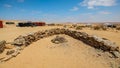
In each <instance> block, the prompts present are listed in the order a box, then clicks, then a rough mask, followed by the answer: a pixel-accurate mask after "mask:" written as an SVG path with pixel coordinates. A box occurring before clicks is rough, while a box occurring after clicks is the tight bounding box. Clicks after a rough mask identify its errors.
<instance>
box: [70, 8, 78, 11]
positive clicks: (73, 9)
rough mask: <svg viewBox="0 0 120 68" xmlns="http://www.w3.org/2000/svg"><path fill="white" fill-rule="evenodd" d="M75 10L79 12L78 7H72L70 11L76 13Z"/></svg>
mask: <svg viewBox="0 0 120 68" xmlns="http://www.w3.org/2000/svg"><path fill="white" fill-rule="evenodd" d="M77 10H79V8H78V7H73V8H72V9H70V11H77Z"/></svg>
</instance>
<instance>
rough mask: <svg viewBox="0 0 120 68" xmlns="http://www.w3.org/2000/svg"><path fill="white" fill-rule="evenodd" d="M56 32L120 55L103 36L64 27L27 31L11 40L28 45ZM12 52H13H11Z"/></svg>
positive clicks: (18, 44)
mask: <svg viewBox="0 0 120 68" xmlns="http://www.w3.org/2000/svg"><path fill="white" fill-rule="evenodd" d="M57 34H65V35H68V36H71V37H73V38H75V39H78V40H80V41H82V42H84V43H86V44H88V45H90V46H92V47H94V48H96V49H100V50H103V51H106V52H109V53H111V54H112V55H113V56H114V57H115V58H119V57H120V51H119V47H118V46H117V45H116V44H115V43H113V42H111V41H109V40H107V39H104V38H100V37H98V36H95V35H93V36H92V35H88V34H87V33H85V32H78V31H73V30H69V29H64V28H61V29H60V28H54V29H50V30H44V31H38V32H35V33H29V34H27V35H20V36H19V37H17V38H16V39H14V41H13V45H15V46H19V47H20V46H28V45H30V44H31V43H32V42H35V41H37V40H40V39H42V38H44V37H48V36H52V35H57ZM13 54H14V53H13Z"/></svg>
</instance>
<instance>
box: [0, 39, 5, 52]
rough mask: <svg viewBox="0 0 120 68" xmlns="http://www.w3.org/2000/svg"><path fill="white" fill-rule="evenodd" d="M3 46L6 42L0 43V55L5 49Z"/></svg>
mask: <svg viewBox="0 0 120 68" xmlns="http://www.w3.org/2000/svg"><path fill="white" fill-rule="evenodd" d="M5 44H6V41H5V40H3V41H0V53H2V52H3V51H4V49H5Z"/></svg>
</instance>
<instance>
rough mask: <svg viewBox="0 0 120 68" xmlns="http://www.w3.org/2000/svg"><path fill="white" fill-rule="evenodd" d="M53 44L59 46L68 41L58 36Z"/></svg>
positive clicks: (53, 40)
mask: <svg viewBox="0 0 120 68" xmlns="http://www.w3.org/2000/svg"><path fill="white" fill-rule="evenodd" d="M51 42H53V43H55V44H59V43H65V42H67V40H66V39H65V38H64V37H61V36H56V37H55V38H53V39H52V40H51Z"/></svg>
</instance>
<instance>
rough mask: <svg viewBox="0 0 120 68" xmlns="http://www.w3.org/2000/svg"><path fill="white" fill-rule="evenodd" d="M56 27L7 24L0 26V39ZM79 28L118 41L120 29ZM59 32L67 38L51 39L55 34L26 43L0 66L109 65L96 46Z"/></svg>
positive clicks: (78, 67) (90, 67) (93, 67)
mask: <svg viewBox="0 0 120 68" xmlns="http://www.w3.org/2000/svg"><path fill="white" fill-rule="evenodd" d="M56 27H57V26H54V27H50V26H49V27H48V26H42V27H33V28H32V27H24V28H20V27H13V26H7V28H3V29H0V40H6V41H13V40H14V39H15V38H16V37H17V36H19V35H22V34H26V33H29V32H36V31H38V30H44V29H50V28H56ZM80 31H82V32H87V33H88V34H95V35H98V36H100V37H105V38H107V39H110V40H111V41H114V42H116V43H117V44H118V45H119V44H120V42H119V39H120V36H119V35H120V33H116V32H107V31H93V30H80ZM61 36H64V37H65V38H66V39H67V40H68V42H66V43H62V44H54V43H52V42H51V39H53V38H54V37H55V35H54V36H50V37H47V38H44V39H41V40H39V41H37V42H34V43H32V44H31V45H29V46H28V47H26V48H25V49H24V50H23V51H22V52H21V54H19V55H18V56H17V57H15V58H12V59H11V60H9V61H7V62H5V63H1V64H0V68H110V65H109V63H108V59H107V58H105V57H104V56H98V53H101V52H99V51H98V50H96V49H94V48H92V47H90V46H88V45H86V44H84V43H83V42H81V41H78V40H76V39H73V38H72V37H69V36H67V35H61Z"/></svg>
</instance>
